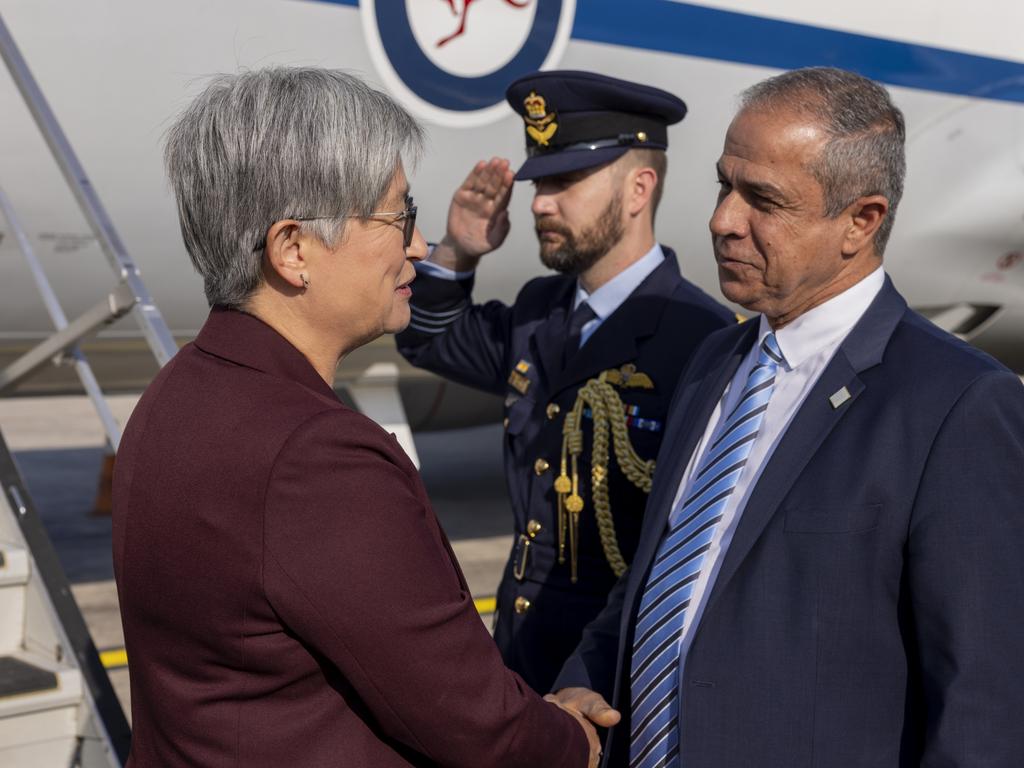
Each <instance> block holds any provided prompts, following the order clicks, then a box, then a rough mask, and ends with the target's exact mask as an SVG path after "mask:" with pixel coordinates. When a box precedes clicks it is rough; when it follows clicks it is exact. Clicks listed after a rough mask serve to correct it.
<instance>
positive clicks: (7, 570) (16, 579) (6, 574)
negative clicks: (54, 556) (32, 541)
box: [0, 541, 29, 587]
mask: <svg viewBox="0 0 1024 768" xmlns="http://www.w3.org/2000/svg"><path fill="white" fill-rule="evenodd" d="M28 576H29V565H28V552H27V551H25V550H24V549H22V548H21V547H16V546H14V545H12V544H8V543H7V542H5V541H0V587H6V586H16V585H21V584H27V583H28Z"/></svg>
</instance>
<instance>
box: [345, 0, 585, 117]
mask: <svg viewBox="0 0 1024 768" xmlns="http://www.w3.org/2000/svg"><path fill="white" fill-rule="evenodd" d="M359 10H360V14H361V16H362V23H363V30H364V34H365V39H366V41H367V44H368V46H369V49H370V55H371V58H372V59H373V62H374V65H375V66H376V67H377V71H378V73H379V74H380V76H381V79H382V80H383V82H384V85H385V86H387V88H388V89H389V90H390V91H391V93H392V95H394V96H395V97H397V98H398V99H399V100H400V101H401V102H402V103H403V104H404V105H405V106H406V107H407V108H408V109H409V110H410V111H411V112H412V113H413V114H415V115H417V116H418V117H420V118H423V119H425V120H429V121H431V122H434V123H437V124H439V125H446V126H452V127H470V126H478V125H484V124H486V123H489V122H493V121H495V120H497V119H499V118H501V117H502V116H504V115H507V114H508V112H509V110H508V107H507V106H506V104H505V89H506V88H507V87H508V85H509V83H511V82H512V81H513V80H515V79H516V78H517V77H520V76H522V75H525V74H526V73H528V72H532V71H534V70H538V69H550V68H552V67H554V66H556V65H557V63H558V61H559V60H560V59H561V56H562V53H563V51H564V50H565V46H566V44H567V43H568V41H569V35H570V33H571V32H572V23H573V19H574V17H575V14H576V0H360V3H359Z"/></svg>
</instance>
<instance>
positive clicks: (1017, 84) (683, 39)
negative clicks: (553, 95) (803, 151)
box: [0, 0, 1024, 427]
mask: <svg viewBox="0 0 1024 768" xmlns="http://www.w3.org/2000/svg"><path fill="white" fill-rule="evenodd" d="M0 14H2V18H3V20H4V21H5V23H6V24H7V26H8V28H9V30H10V32H11V34H12V35H13V38H14V40H15V41H16V43H17V45H18V46H19V48H20V50H21V52H22V54H23V55H24V57H25V59H26V61H27V63H28V65H29V67H30V68H31V70H32V73H33V75H34V76H35V78H36V80H37V81H38V83H39V86H40V88H41V90H42V92H43V94H44V95H45V97H46V99H47V100H48V101H49V103H50V105H51V107H52V108H53V110H54V113H55V114H56V117H57V119H58V120H59V122H60V124H61V126H62V128H63V130H64V132H65V133H66V135H67V137H68V139H69V141H70V143H71V145H72V146H73V148H74V150H75V152H76V153H77V155H78V157H79V159H80V160H81V163H82V165H83V166H84V168H85V170H86V171H87V173H88V174H89V178H90V181H91V183H92V186H93V187H94V188H95V190H96V191H97V192H98V194H99V197H100V199H101V200H102V201H103V203H104V205H105V207H106V209H107V211H108V212H109V214H110V217H111V219H112V220H113V222H114V225H115V226H116V228H117V230H118V232H119V233H120V235H121V238H122V239H123V241H124V242H125V244H126V246H127V250H128V252H129V253H130V254H131V256H132V258H133V259H134V261H135V262H136V263H137V264H138V265H139V267H140V269H141V272H142V277H143V279H144V280H145V282H146V285H147V287H148V288H149V291H150V292H151V294H152V295H153V297H154V299H155V303H156V305H157V306H158V308H159V309H160V311H161V312H162V314H163V317H164V319H165V320H166V322H167V324H168V325H169V327H170V328H171V330H172V331H173V333H174V335H175V336H176V337H178V338H179V339H180V340H185V339H188V338H189V337H191V336H193V335H194V334H195V333H196V331H197V330H198V329H199V327H200V326H201V325H202V323H203V320H204V318H205V316H206V312H207V307H206V303H205V300H204V298H203V294H202V290H201V283H200V280H199V279H198V278H197V276H196V275H195V274H194V272H193V271H192V269H191V266H190V264H189V261H188V257H187V255H186V254H185V252H184V248H183V246H182V242H181V238H180V235H179V231H178V224H177V217H176V212H175V207H174V203H173V199H172V196H171V193H170V190H169V187H168V185H167V183H166V181H165V177H164V173H163V168H162V164H161V162H162V161H161V151H162V139H163V136H164V133H165V131H166V129H167V128H168V126H169V125H170V123H171V121H172V120H173V118H174V117H175V115H177V114H178V113H179V112H180V110H181V109H182V108H184V106H185V105H186V104H188V103H189V101H190V100H191V99H192V98H193V97H194V96H195V95H196V94H197V93H198V92H199V90H200V89H201V88H202V87H203V85H204V84H205V82H206V80H207V78H208V77H209V76H210V75H212V74H215V73H221V72H236V71H238V70H239V69H243V68H257V67H263V66H267V65H272V64H286V65H315V66H322V67H332V68H343V69H346V70H349V71H352V72H355V73H357V74H359V75H361V76H363V77H364V78H366V79H367V80H368V81H371V82H372V83H374V84H376V85H378V86H380V87H383V88H384V89H386V90H388V91H389V92H390V93H391V94H393V95H394V96H395V97H396V98H397V99H399V100H400V101H401V102H402V103H403V104H405V105H406V106H407V107H408V108H409V109H410V110H412V111H413V112H414V113H415V114H416V115H417V116H419V117H420V118H421V119H422V120H423V121H424V123H425V125H427V126H428V133H429V146H428V153H427V155H426V157H425V159H424V160H423V161H422V162H421V163H420V164H419V166H418V167H417V168H416V169H415V171H414V172H413V174H412V184H413V193H414V195H415V197H416V202H417V204H418V206H419V223H420V227H421V229H422V230H423V232H424V233H425V235H426V237H427V238H428V239H431V238H435V239H436V238H439V237H440V236H441V234H442V233H443V230H444V223H445V217H446V213H447V208H448V202H449V199H450V197H451V193H452V192H453V190H454V189H455V188H456V187H457V186H458V185H459V183H460V182H461V181H462V179H463V178H464V177H465V174H466V173H467V172H468V170H469V168H470V167H471V166H472V164H473V163H474V162H475V161H476V160H478V159H480V158H487V157H491V156H494V155H498V156H504V157H508V158H510V159H512V161H513V163H518V162H520V161H521V160H522V158H523V157H524V148H523V147H524V139H523V126H522V123H521V121H520V120H519V118H518V117H516V116H515V115H513V113H512V111H511V110H510V109H509V108H508V107H507V106H506V105H505V103H504V99H503V93H504V89H505V86H506V85H507V83H508V82H510V81H511V80H512V79H514V78H515V77H516V76H518V75H519V74H522V73H523V72H526V71H529V70H532V69H538V68H556V67H557V68H571V69H585V70H594V71H598V72H602V73H605V74H609V75H613V76H616V77H621V78H626V79H630V80H635V81H638V82H643V83H648V84H651V85H654V86H657V87H660V88H664V89H667V90H669V91H672V92H674V93H676V94H679V95H680V96H681V97H682V98H683V99H684V100H685V101H686V102H687V104H688V105H689V114H688V115H687V117H686V119H685V120H684V121H683V122H682V123H681V124H680V125H678V126H675V127H673V128H672V129H670V143H671V148H670V150H669V157H670V168H669V174H668V182H667V188H666V193H665V196H664V200H663V202H662V204H661V208H660V211H659V216H658V222H657V234H658V238H659V240H660V241H661V242H663V243H665V244H667V245H670V246H672V247H673V248H675V249H676V251H677V252H678V254H679V256H680V261H681V267H682V269H683V272H684V274H685V275H686V276H688V277H689V278H690V279H691V280H694V281H695V282H697V283H698V284H699V285H701V286H702V287H703V288H704V289H705V290H707V291H708V292H709V293H711V294H712V295H714V296H718V295H720V294H719V292H718V285H717V279H716V270H715V266H714V260H713V257H712V252H711V245H710V236H709V234H708V230H707V221H708V218H709V216H710V214H711V212H712V208H713V205H714V201H715V196H716V189H717V187H716V177H715V170H714V166H715V160H716V159H717V157H718V155H719V153H720V151H721V146H722V140H723V137H724V135H725V130H726V127H727V125H728V123H729V121H730V119H731V117H732V115H733V112H734V109H735V106H736V96H737V94H738V93H739V92H740V91H742V90H743V89H744V88H745V87H746V86H748V85H750V84H752V83H754V82H756V81H758V80H760V79H762V78H764V77H767V76H769V75H771V74H773V73H776V72H778V71H781V70H783V69H787V68H792V67H798V66H804V65H820V64H826V65H834V66H840V67H845V68H849V69H854V70H857V71H859V72H861V73H863V74H865V75H868V76H870V77H873V78H876V79H878V80H880V81H882V82H884V83H885V84H886V85H888V86H889V87H890V90H891V91H892V93H893V95H894V97H895V99H896V101H897V103H898V104H899V105H900V107H901V108H902V109H903V110H904V112H905V114H906V118H907V125H908V135H909V139H908V166H909V171H908V177H907V184H906V192H905V195H904V198H903V202H902V204H901V205H900V208H899V213H898V218H897V222H896V226H895V230H894V233H893V237H892V239H891V241H890V244H889V247H888V250H887V254H886V259H885V263H886V269H887V270H888V272H889V274H890V275H891V276H892V277H893V279H894V281H895V283H896V285H897V287H898V288H899V289H900V290H901V291H903V293H904V294H905V295H906V296H907V297H908V300H909V301H910V303H911V305H912V306H914V307H916V308H918V309H920V310H922V311H924V312H925V313H926V314H928V315H929V316H930V317H932V318H933V320H934V321H935V322H936V323H938V324H940V325H942V326H943V327H945V328H947V329H948V330H950V331H953V332H955V333H958V334H960V335H961V336H963V337H964V338H966V339H968V340H970V341H971V342H973V343H975V344H977V345H978V346H979V347H981V348H982V349H985V350H986V351H988V352H990V353H992V354H994V355H996V356H997V357H999V358H1001V359H1002V360H1003V361H1004V362H1006V363H1007V364H1008V365H1010V366H1011V367H1014V368H1015V369H1016V370H1018V371H1021V370H1024V46H1022V44H1021V38H1020V30H1022V29H1024V4H1021V3H1008V2H1005V0H975V2H972V3H961V2H952V0H903V1H902V2H899V3H893V2H890V1H887V0H864V1H863V2H861V3H858V4H856V5H850V4H832V3H820V2H812V0H778V1H777V2H773V3H767V2H764V1H763V0H712V1H711V2H705V3H702V4H700V5H697V4H693V3H687V2H677V1H676V0H620V1H619V2H614V1H613V0H332V1H324V0H320V1H318V0H219V1H218V2H212V1H211V0H175V2H156V1H155V0H148V1H143V2H139V0H105V1H103V2H101V1H100V0H77V1H75V2H70V1H69V0H63V1H61V0H0ZM365 139H366V141H368V142H373V141H374V140H375V137H374V136H373V135H372V134H370V135H367V136H366V137H365ZM0 186H2V187H3V189H4V190H6V192H7V194H8V196H9V197H10V199H11V201H12V204H13V206H14V208H15V209H16V211H17V213H18V216H19V218H20V220H21V222H22V224H23V226H24V229H25V232H26V233H27V234H28V236H29V239H30V242H31V244H32V246H33V248H34V250H35V252H36V254H37V256H38V258H39V259H40V261H41V263H42V264H43V266H44V268H45V270H46V273H47V275H48V277H49V279H50V281H51V282H52V284H53V286H54V290H55V291H56V293H57V295H58V297H59V298H60V300H61V302H62V303H63V305H64V309H65V311H66V313H67V315H68V316H69V317H75V316H76V315H77V314H79V313H81V312H83V311H84V310H86V309H87V308H88V307H90V306H92V305H93V304H95V302H96V301H97V300H98V299H99V298H101V297H102V296H103V295H105V294H106V293H107V292H108V291H109V290H110V288H111V286H112V285H113V283H114V279H115V278H114V276H113V274H112V273H111V270H110V268H109V265H108V263H107V261H106V259H105V257H104V255H103V254H102V253H101V251H100V248H99V247H98V245H97V241H96V238H95V237H94V236H93V232H92V231H91V229H90V227H89V225H88V224H87V223H86V220H85V218H84V217H83V216H82V214H81V212H80V210H79V209H78V207H77V205H76V203H75V200H74V198H73V196H72V194H71V193H70V191H69V189H68V186H67V184H66V182H65V180H64V178H63V177H62V175H61V174H60V172H59V171H58V169H57V166H56V165H55V163H54V162H53V158H52V157H51V156H50V154H49V150H48V149H47V147H46V145H45V143H44V141H43V139H42V138H41V136H40V132H39V129H38V127H37V126H36V124H35V122H34V121H33V119H32V117H31V115H30V113H29V111H28V110H27V108H26V107H25V104H24V102H23V100H22V98H21V97H20V95H19V93H18V91H17V90H16V88H15V86H14V84H13V82H12V80H11V79H10V78H9V77H7V76H6V73H4V72H0ZM531 196H532V190H531V188H530V187H529V186H527V185H523V186H521V187H517V189H516V191H515V193H514V195H513V200H512V207H511V213H512V233H511V235H510V236H509V238H508V240H507V242H506V243H505V245H504V246H503V247H502V248H501V249H500V250H499V251H497V252H495V253H493V254H491V255H489V256H487V257H486V259H485V260H484V261H483V263H482V264H481V267H480V270H479V275H478V280H477V293H476V295H477V297H478V298H479V299H481V300H482V299H486V298H490V297H498V298H501V299H504V300H511V299H512V298H513V297H514V296H515V294H516V292H517V290H518V288H519V287H520V286H521V285H522V284H523V283H524V282H525V281H526V280H527V279H529V278H530V277H531V276H533V275H535V274H539V273H541V272H542V271H543V267H542V266H541V265H540V263H539V260H538V257H537V250H538V249H537V244H536V239H535V235H534V233H533V228H532V216H531V214H530V211H529V203H530V198H531ZM268 224H269V222H268ZM0 232H3V233H5V234H6V235H7V236H5V237H3V239H2V242H0V367H2V366H3V364H4V361H9V360H11V359H13V358H14V357H15V356H16V355H17V354H19V353H20V352H23V351H24V350H26V349H27V348H28V347H29V346H30V345H31V344H32V343H34V342H35V341H37V340H39V339H41V338H44V337H45V336H46V335H47V334H49V333H50V332H51V330H52V324H51V322H50V319H49V317H48V315H47V314H46V312H45V311H44V308H43V305H42V303H41V302H40V300H39V297H38V293H37V291H36V288H35V285H34V283H33V282H32V279H31V277H30V274H29V271H28V269H27V267H26V264H25V260H24V259H23V257H22V255H21V253H20V251H19V248H18V245H17V243H16V242H15V238H14V237H12V236H10V234H11V233H10V228H9V227H8V225H7V222H6V221H3V220H2V219H0ZM414 290H415V286H414ZM140 339H141V335H140V333H139V331H138V328H137V326H136V325H135V323H134V321H133V320H132V319H131V317H128V318H125V319H123V320H121V321H119V322H118V323H117V324H115V325H113V326H111V327H110V328H109V329H107V330H105V331H104V332H103V333H102V334H101V335H100V336H99V337H98V339H96V340H94V341H93V342H92V343H91V344H87V345H86V346H85V348H86V349H87V350H89V351H90V353H91V354H90V356H91V357H93V359H98V360H99V361H100V362H98V363H97V366H98V371H99V374H100V379H101V381H102V382H103V383H104V384H105V385H106V386H108V387H111V388H126V387H127V388H131V387H141V386H142V385H143V384H144V383H145V380H146V378H148V376H150V375H151V374H152V371H153V370H154V367H155V366H154V364H153V363H152V362H151V361H150V360H149V358H148V355H147V354H145V347H144V345H143V344H142V342H141V341H140ZM144 361H148V362H147V363H146V364H145V365H143V364H140V363H141V362H144ZM374 361H391V362H400V373H401V376H402V385H403V386H402V391H403V394H404V395H406V406H407V409H408V410H409V416H410V419H409V420H410V422H411V423H412V424H413V426H414V427H421V426H440V425H443V424H452V423H456V422H458V421H460V420H461V421H463V422H465V421H466V420H470V421H472V420H474V419H480V418H486V417H487V416H489V415H494V416H496V415H497V409H496V408H494V407H493V406H491V405H485V406H483V410H479V409H477V408H476V407H475V406H473V405H471V401H470V400H468V399H465V398H463V397H462V396H461V395H459V396H455V394H454V390H453V388H452V387H448V388H447V389H446V387H445V385H444V384H442V383H441V382H440V381H439V380H438V379H436V378H433V377H430V376H428V375H427V374H421V373H419V372H416V371H413V369H411V368H410V367H409V366H407V365H405V364H404V363H402V362H401V361H400V360H399V358H398V356H397V354H396V353H395V350H394V344H393V341H392V340H391V339H390V338H385V339H381V340H378V342H376V343H374V344H372V345H370V346H369V347H368V348H367V349H365V350H361V351H360V352H358V353H356V354H354V355H353V356H352V357H351V358H349V359H347V360H346V361H345V362H344V363H343V364H342V368H341V381H342V382H345V381H351V379H352V378H353V377H357V376H359V375H360V374H361V372H362V371H363V370H364V369H365V368H366V366H367V365H368V364H369V363H370V362H374ZM68 380H70V379H68V378H67V377H65V379H64V380H63V381H65V382H66V381H68ZM61 386H63V385H62V384H60V381H59V377H55V374H53V372H50V373H46V374H43V375H41V376H38V377H36V378H35V379H33V380H31V381H29V382H27V383H26V384H24V385H22V388H21V390H19V391H29V390H33V389H35V390H40V391H42V390H46V389H47V388H50V389H53V388H54V387H58V388H59V387H61Z"/></svg>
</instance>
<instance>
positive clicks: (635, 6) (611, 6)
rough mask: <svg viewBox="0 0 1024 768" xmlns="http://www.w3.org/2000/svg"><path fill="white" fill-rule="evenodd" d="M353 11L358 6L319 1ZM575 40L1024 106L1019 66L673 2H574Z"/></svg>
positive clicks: (1022, 66)
mask: <svg viewBox="0 0 1024 768" xmlns="http://www.w3.org/2000/svg"><path fill="white" fill-rule="evenodd" d="M321 2H330V3H335V4H337V5H350V6H358V5H359V2H358V0H321ZM572 36H573V38H574V39H576V40H585V41H588V42H593V43H606V44H609V45H622V46H627V47H631V48H642V49H646V50H652V51H663V52H665V53H676V54H682V55H685V56H697V57H700V58H706V59H716V60H719V61H728V62H734V63H737V64H750V65H753V66H758V67H771V68H773V69H794V68H796V67H807V66H816V65H824V66H832V67H841V68H843V69H849V70H853V71H855V72H859V73H861V74H862V75H865V76H867V77H870V78H873V79H875V80H880V81H882V82H884V83H889V84H890V85H898V86H905V87H908V88H920V89H923V90H927V91H938V92H940V93H952V94H961V95H964V96H973V97H977V98H986V99H997V100H1000V101H1015V102H1024V61H1010V60H1006V59H994V58H990V57H987V56H975V55H973V54H968V53H960V52H957V51H950V50H945V49H942V48H932V47H929V46H926V45H916V44H913V43H904V42H898V41H895V40H885V39H882V38H878V37H870V36H868V35H858V34H854V33H852V32H841V31H838V30H834V29H825V28H822V27H815V26H811V25H809V24H797V23H794V22H790V21H779V20H777V19H768V18H764V17H761V16H751V15H749V14H746V13H737V12H734V11H723V10H719V9H716V8H706V7H703V6H698V5H690V4H688V3H677V2H673V1H672V0H577V3H576V19H575V23H574V25H573V30H572Z"/></svg>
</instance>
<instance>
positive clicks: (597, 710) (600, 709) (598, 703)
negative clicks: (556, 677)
mask: <svg viewBox="0 0 1024 768" xmlns="http://www.w3.org/2000/svg"><path fill="white" fill-rule="evenodd" d="M544 700H545V701H550V702H551V703H552V704H555V705H557V706H558V707H560V708H561V709H564V710H565V711H566V712H568V713H569V714H570V715H572V716H573V717H575V718H576V720H577V721H578V722H579V724H580V727H581V728H583V730H584V731H585V732H586V734H587V741H588V742H589V743H590V760H589V762H588V763H587V765H588V766H589V768H597V766H598V765H599V764H600V762H601V740H600V739H599V738H598V737H597V730H596V729H595V728H594V726H595V725H599V726H601V727H602V728H610V727H611V726H613V725H615V724H616V723H618V722H619V720H621V719H622V715H620V714H619V711H618V710H616V709H612V708H611V706H609V705H608V702H607V701H605V700H604V697H603V696H601V694H599V693H595V692H594V691H591V690H589V689H587V688H562V689H561V690H560V691H557V692H556V693H549V694H548V695H547V696H545V697H544Z"/></svg>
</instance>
